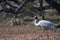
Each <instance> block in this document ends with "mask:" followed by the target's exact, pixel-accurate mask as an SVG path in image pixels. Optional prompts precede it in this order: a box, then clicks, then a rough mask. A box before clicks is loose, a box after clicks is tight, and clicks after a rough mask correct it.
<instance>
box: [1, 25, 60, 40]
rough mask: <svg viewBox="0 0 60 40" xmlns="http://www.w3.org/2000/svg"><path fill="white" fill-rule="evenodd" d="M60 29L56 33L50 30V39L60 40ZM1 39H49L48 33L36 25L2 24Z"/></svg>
mask: <svg viewBox="0 0 60 40" xmlns="http://www.w3.org/2000/svg"><path fill="white" fill-rule="evenodd" d="M59 34H60V29H57V31H56V33H53V32H52V31H50V30H48V35H49V36H48V37H49V40H60V35H59ZM0 40H48V38H47V35H46V33H42V31H41V30H40V29H39V28H38V27H35V26H27V25H26V26H8V27H7V26H5V27H3V26H0Z"/></svg>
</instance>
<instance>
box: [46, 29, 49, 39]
mask: <svg viewBox="0 0 60 40" xmlns="http://www.w3.org/2000/svg"><path fill="white" fill-rule="evenodd" d="M46 35H47V39H48V40H49V34H48V32H47V30H46Z"/></svg>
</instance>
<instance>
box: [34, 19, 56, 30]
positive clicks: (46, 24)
mask: <svg viewBox="0 0 60 40" xmlns="http://www.w3.org/2000/svg"><path fill="white" fill-rule="evenodd" d="M36 21H37V20H35V22H34V24H35V25H36V26H40V27H41V28H42V29H43V30H46V29H49V30H52V31H56V28H55V25H54V24H53V23H52V22H50V21H47V20H40V21H39V22H38V23H36Z"/></svg>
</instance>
